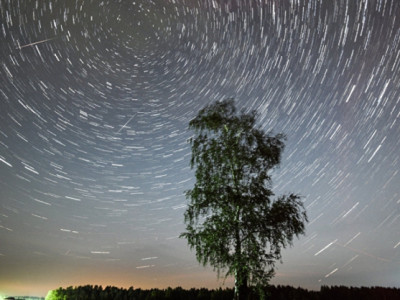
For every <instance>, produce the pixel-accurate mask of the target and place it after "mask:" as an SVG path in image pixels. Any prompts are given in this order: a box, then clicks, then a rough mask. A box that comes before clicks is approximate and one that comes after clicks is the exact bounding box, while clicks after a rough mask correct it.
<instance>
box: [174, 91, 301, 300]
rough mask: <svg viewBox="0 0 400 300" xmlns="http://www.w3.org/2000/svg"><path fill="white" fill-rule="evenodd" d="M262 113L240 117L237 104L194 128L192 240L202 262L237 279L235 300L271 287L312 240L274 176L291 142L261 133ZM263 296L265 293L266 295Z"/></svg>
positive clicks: (201, 117)
mask: <svg viewBox="0 0 400 300" xmlns="http://www.w3.org/2000/svg"><path fill="white" fill-rule="evenodd" d="M256 116H257V114H256V112H255V111H252V112H250V113H245V112H244V111H242V112H240V113H237V112H236V108H235V105H234V100H233V99H227V100H224V101H222V102H216V103H214V104H211V105H209V106H206V107H205V108H203V109H202V110H200V111H199V113H198V115H197V116H196V117H195V118H194V119H193V120H191V121H190V123H189V128H190V129H192V130H194V133H195V134H194V137H192V138H191V139H190V140H189V142H190V144H191V149H192V158H191V167H192V168H195V176H196V182H195V184H194V187H193V189H191V190H189V191H187V192H186V196H187V198H188V199H190V203H189V205H188V208H187V210H186V212H185V223H186V232H184V233H182V234H181V237H184V238H186V239H187V241H188V244H189V246H190V247H191V248H192V249H193V248H194V249H195V250H196V257H197V260H198V261H199V262H200V263H202V264H203V265H206V264H209V265H211V266H213V267H214V269H215V270H217V271H218V275H220V271H221V270H224V271H226V273H225V277H227V276H230V275H234V277H235V293H234V295H235V296H234V298H235V299H245V298H246V294H247V293H248V286H249V285H251V286H258V287H261V286H264V285H266V284H267V283H268V281H269V279H270V278H271V277H272V276H273V273H274V264H275V261H276V260H278V259H280V258H281V248H282V247H286V246H287V245H291V244H292V240H293V236H294V235H296V236H298V235H300V234H303V233H304V229H305V222H307V215H306V213H305V211H304V208H303V205H302V202H301V201H300V197H299V196H298V195H296V194H290V195H285V196H280V197H278V198H276V199H273V196H274V193H273V192H272V191H271V185H272V183H271V177H270V171H271V170H273V169H274V168H276V167H277V166H278V165H279V164H280V160H281V153H282V151H283V149H284V140H285V136H284V135H283V134H277V135H271V134H269V133H268V134H266V133H265V132H264V131H263V130H261V129H260V128H257V126H256ZM260 291H261V288H260Z"/></svg>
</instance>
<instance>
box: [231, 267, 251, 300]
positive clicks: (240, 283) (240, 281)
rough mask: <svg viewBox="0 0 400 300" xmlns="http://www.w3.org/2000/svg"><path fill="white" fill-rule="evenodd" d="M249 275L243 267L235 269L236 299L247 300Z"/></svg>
mask: <svg viewBox="0 0 400 300" xmlns="http://www.w3.org/2000/svg"><path fill="white" fill-rule="evenodd" d="M247 293H248V288H247V275H246V274H245V272H244V270H243V268H242V267H239V269H237V270H236V271H235V292H234V297H233V299H234V300H246V299H247Z"/></svg>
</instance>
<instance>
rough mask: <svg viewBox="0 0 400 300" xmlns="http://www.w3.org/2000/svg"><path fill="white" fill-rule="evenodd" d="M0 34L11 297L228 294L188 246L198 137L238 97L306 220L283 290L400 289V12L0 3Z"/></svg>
mask: <svg viewBox="0 0 400 300" xmlns="http://www.w3.org/2000/svg"><path fill="white" fill-rule="evenodd" d="M0 27H1V28H0V58H1V61H0V293H5V294H31V295H45V294H46V293H47V291H48V290H50V289H54V288H57V287H59V286H64V287H65V286H69V285H84V284H99V285H100V284H102V285H104V286H106V285H115V286H118V287H129V286H134V287H135V288H136V287H142V288H152V287H160V288H165V287H168V286H172V287H175V286H182V287H184V288H191V287H203V286H205V287H208V288H215V287H219V286H223V284H224V282H223V280H219V281H218V280H217V276H216V274H215V273H214V272H213V271H212V269H210V268H203V267H202V266H199V265H198V263H197V261H196V259H195V253H194V252H191V251H190V250H189V249H188V247H187V245H186V241H185V240H182V239H179V238H178V236H179V234H180V233H181V232H182V231H184V224H183V213H184V210H185V207H186V203H187V200H186V199H185V196H184V192H185V191H186V190H188V189H190V188H191V187H192V186H193V183H194V175H193V171H192V170H190V167H189V161H190V156H191V153H190V148H189V145H188V143H187V140H188V138H190V136H191V132H189V131H188V123H189V121H190V120H191V119H192V118H193V117H194V116H195V115H196V114H197V112H198V111H199V109H201V108H202V107H204V106H205V105H206V104H210V103H212V102H214V101H218V100H223V99H225V98H232V97H233V98H235V99H236V105H237V106H238V107H239V108H242V109H245V110H246V111H250V110H256V111H257V112H258V113H259V117H258V120H259V126H261V127H262V128H263V129H265V130H266V131H273V132H283V133H285V134H286V135H287V138H288V139H287V143H286V149H285V152H284V156H283V159H282V164H281V167H280V168H279V169H278V170H276V171H274V173H273V174H272V179H273V184H274V187H273V189H274V191H275V193H276V194H281V193H289V192H294V193H299V194H301V195H302V196H303V201H304V204H305V207H306V209H307V212H308V216H309V219H310V222H309V224H308V225H307V227H306V235H305V236H303V237H301V238H300V239H298V240H295V241H294V247H293V248H290V249H287V250H285V251H284V252H283V264H280V263H279V262H278V263H277V272H276V276H275V277H274V279H273V280H272V283H274V284H288V285H292V286H301V287H303V288H308V289H319V287H320V286H321V285H348V286H350V285H352V286H377V285H379V286H388V287H391V286H398V285H399V282H398V278H399V275H400V273H399V270H400V247H399V245H400V235H399V228H400V218H399V217H400V174H399V167H400V160H399V153H400V152H399V149H400V124H399V118H400V2H398V1H397V0H376V1H374V0H360V1H352V0H347V1H346V0H338V1H330V0H320V1H317V0H308V1H306V0H284V1H277V0H250V1H244V0H229V1H228V0H227V1H222V0H204V1H196V0H154V1H152V0H146V1H144V0H135V1H125V0H120V1H97V0H86V1H81V0H74V1H57V0H55V1H44V0H35V1H34V0H32V1H22V0H0ZM225 285H226V286H232V280H231V279H228V280H226V282H225Z"/></svg>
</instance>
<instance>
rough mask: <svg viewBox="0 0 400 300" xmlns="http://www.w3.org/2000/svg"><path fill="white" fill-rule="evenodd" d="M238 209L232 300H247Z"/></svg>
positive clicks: (238, 212) (238, 211) (238, 209)
mask: <svg viewBox="0 0 400 300" xmlns="http://www.w3.org/2000/svg"><path fill="white" fill-rule="evenodd" d="M239 220H240V208H239V207H237V210H236V228H235V240H236V245H235V256H236V267H235V292H234V297H233V299H234V300H245V299H246V298H247V291H248V290H247V272H246V266H245V262H244V261H243V258H242V243H241V239H240V229H239Z"/></svg>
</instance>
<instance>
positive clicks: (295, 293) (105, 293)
mask: <svg viewBox="0 0 400 300" xmlns="http://www.w3.org/2000/svg"><path fill="white" fill-rule="evenodd" d="M264 292H265V294H266V298H267V299H273V300H288V299H290V300H337V299H340V300H354V299H363V300H381V299H386V300H392V299H393V300H398V299H400V289H397V288H383V287H361V288H355V287H345V286H333V287H328V286H322V287H321V290H320V291H319V292H318V291H308V290H306V289H302V288H294V287H291V286H280V285H278V286H272V285H271V286H268V287H266V288H265V290H264ZM75 299H79V300H210V299H213V300H214V299H215V300H217V299H218V300H225V299H226V300H231V299H233V289H230V288H226V289H221V288H219V289H217V290H208V289H205V288H201V289H195V288H192V289H190V290H185V289H183V288H181V287H177V288H167V289H150V290H142V289H134V288H133V287H130V288H129V289H122V288H116V287H111V286H107V287H106V288H103V287H102V286H98V285H95V286H93V285H85V286H78V287H68V288H59V289H57V290H53V291H50V292H49V293H48V295H47V296H46V300H75ZM256 299H259V297H258V296H257V294H256V293H255V292H254V293H251V295H249V300H256Z"/></svg>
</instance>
